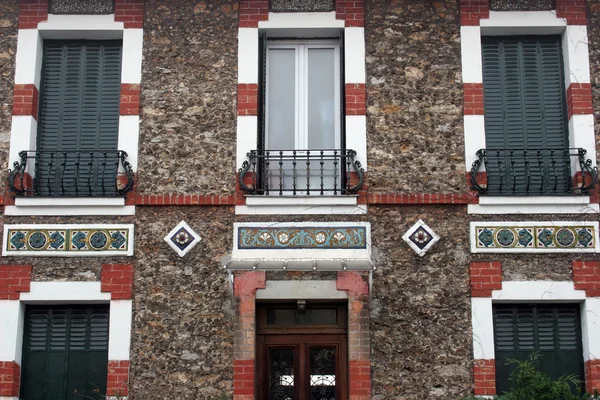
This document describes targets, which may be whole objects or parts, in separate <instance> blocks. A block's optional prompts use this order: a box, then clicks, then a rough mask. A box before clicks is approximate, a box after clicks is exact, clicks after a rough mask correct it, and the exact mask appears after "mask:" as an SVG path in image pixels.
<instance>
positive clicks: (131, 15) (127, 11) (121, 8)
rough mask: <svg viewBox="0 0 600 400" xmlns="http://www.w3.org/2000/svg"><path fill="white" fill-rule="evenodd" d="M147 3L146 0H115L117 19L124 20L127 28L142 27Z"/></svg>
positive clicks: (118, 20) (117, 20)
mask: <svg viewBox="0 0 600 400" xmlns="http://www.w3.org/2000/svg"><path fill="white" fill-rule="evenodd" d="M145 3H146V1H145V0H115V21H116V22H123V26H124V27H125V29H142V28H143V27H144V4H145Z"/></svg>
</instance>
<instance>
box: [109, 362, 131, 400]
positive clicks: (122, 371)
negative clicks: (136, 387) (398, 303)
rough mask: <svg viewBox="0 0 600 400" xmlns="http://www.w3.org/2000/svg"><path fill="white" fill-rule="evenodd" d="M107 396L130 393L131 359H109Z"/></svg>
mask: <svg viewBox="0 0 600 400" xmlns="http://www.w3.org/2000/svg"><path fill="white" fill-rule="evenodd" d="M106 395H107V396H127V395H129V361H126V360H110V361H108V377H107V382H106Z"/></svg>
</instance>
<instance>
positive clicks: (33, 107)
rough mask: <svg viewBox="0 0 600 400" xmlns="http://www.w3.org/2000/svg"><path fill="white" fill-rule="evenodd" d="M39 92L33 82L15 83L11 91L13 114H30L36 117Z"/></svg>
mask: <svg viewBox="0 0 600 400" xmlns="http://www.w3.org/2000/svg"><path fill="white" fill-rule="evenodd" d="M38 100H39V92H38V89H37V88H36V87H35V85H34V84H25V85H22V84H19V85H15V88H14V91H13V106H12V113H13V115H30V116H32V117H33V118H35V119H36V120H37V118H38Z"/></svg>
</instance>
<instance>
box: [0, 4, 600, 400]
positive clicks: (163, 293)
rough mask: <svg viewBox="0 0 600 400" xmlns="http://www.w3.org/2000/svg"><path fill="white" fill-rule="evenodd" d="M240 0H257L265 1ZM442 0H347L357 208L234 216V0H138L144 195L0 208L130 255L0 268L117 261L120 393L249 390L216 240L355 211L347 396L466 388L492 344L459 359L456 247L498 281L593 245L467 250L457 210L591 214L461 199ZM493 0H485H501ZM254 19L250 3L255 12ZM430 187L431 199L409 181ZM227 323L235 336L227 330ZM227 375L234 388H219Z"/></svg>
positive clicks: (598, 27) (246, 398)
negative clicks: (177, 241)
mask: <svg viewBox="0 0 600 400" xmlns="http://www.w3.org/2000/svg"><path fill="white" fill-rule="evenodd" d="M21 1H24V0H21ZM338 1H341V0H338ZM471 1H472V2H476V1H475V0H471ZM66 3H68V2H65V4H66ZM252 3H253V6H256V7H257V8H260V7H262V8H260V9H261V10H262V9H264V8H265V7H264V4H266V3H264V2H261V1H258V0H256V1H254V2H252ZM254 3H257V4H258V3H261V4H258V5H256V4H254ZM314 3H315V4H317V5H319V4H320V5H330V4H331V2H328V1H318V2H314ZM343 3H347V2H343ZM356 3H360V4H362V2H360V1H357V2H356ZM460 3H461V2H459V1H458V0H446V1H421V0H394V1H388V0H367V1H365V10H366V14H365V20H364V29H365V40H366V93H367V102H366V106H367V111H366V114H367V115H366V120H367V148H368V154H367V160H368V161H367V164H368V173H367V187H368V189H367V190H368V194H377V195H382V196H384V195H387V196H388V197H385V198H386V199H388V200H386V201H383V200H381V202H380V203H378V204H369V205H368V211H367V213H366V214H364V215H358V214H357V215H335V214H331V215H279V214H273V215H261V216H257V215H236V210H235V206H234V202H233V201H229V198H230V197H228V196H231V195H233V194H235V193H236V175H235V174H236V172H237V169H238V168H239V167H240V166H239V165H236V161H235V160H236V145H237V143H236V129H237V126H236V118H237V117H238V111H239V109H238V101H239V98H238V89H239V87H238V81H237V79H238V76H237V73H238V71H237V69H238V53H237V48H238V26H239V24H238V19H239V13H241V10H242V8H243V6H244V4H243V2H238V1H235V0H226V1H221V0H206V1H194V2H189V1H186V0H166V1H162V0H146V3H145V17H144V24H143V29H144V42H143V43H144V45H143V70H142V82H141V128H140V137H139V154H138V170H137V171H136V187H135V194H136V195H138V196H141V198H142V199H154V200H148V201H146V200H144V201H138V200H136V196H130V198H128V199H127V201H128V204H129V205H133V204H137V205H136V209H135V215H131V216H113V215H107V216H85V217H83V216H82V217H75V216H65V217H55V216H44V217H33V216H7V215H4V214H2V216H1V217H0V229H1V228H3V227H4V225H5V224H99V223H109V224H134V225H135V244H134V246H135V254H134V256H133V257H105V256H99V257H70V258H67V257H60V258H43V257H31V256H26V257H2V258H1V261H0V267H1V266H3V265H16V264H18V265H23V266H29V265H30V266H31V267H32V268H31V281H32V282H56V281H61V282H100V281H101V279H102V271H103V266H105V265H112V264H116V265H124V264H125V265H129V264H130V265H132V266H133V294H132V296H133V325H132V333H131V350H130V357H131V358H130V360H120V361H119V360H111V363H114V364H111V365H112V367H111V368H117V369H118V374H117V375H119V384H120V385H126V382H127V381H128V382H129V388H128V392H129V399H131V400H138V399H139V400H142V399H143V400H155V399H156V400H160V399H207V400H208V399H230V398H232V397H233V398H234V399H235V400H250V399H254V395H253V394H252V393H253V391H252V387H251V386H252V384H253V382H254V381H253V374H254V373H255V368H254V366H255V364H254V362H253V361H252V360H251V359H248V358H247V357H249V354H250V355H252V356H254V351H255V349H254V347H252V346H251V345H248V343H250V344H252V345H253V344H254V339H255V337H254V336H252V331H253V329H254V327H255V325H254V323H255V321H254V319H253V315H254V311H255V303H254V295H255V293H249V292H245V291H244V290H243V287H242V285H241V284H240V285H239V286H237V287H236V288H230V282H229V275H228V272H227V270H226V269H225V268H224V267H223V260H224V258H225V257H227V256H228V255H230V254H231V252H232V250H233V248H234V243H233V237H234V223H236V222H256V223H265V224H267V223H270V222H290V223H296V224H298V225H301V224H303V223H306V222H315V223H321V224H323V225H324V226H326V225H328V224H329V223H332V222H344V223H357V222H361V223H365V222H368V223H370V226H371V248H370V251H371V261H372V262H373V264H374V265H375V266H376V270H375V271H374V272H373V275H372V288H369V290H371V292H370V293H368V291H367V293H368V294H365V292H364V290H363V291H362V292H359V291H354V292H353V289H354V288H353V287H352V285H350V284H349V288H348V287H345V286H343V287H342V288H341V289H339V290H346V291H347V292H348V299H349V300H348V301H349V304H350V312H349V316H350V318H351V319H352V321H353V322H354V324H355V326H354V327H352V328H349V335H355V336H354V337H353V338H354V339H356V340H358V341H354V342H352V343H351V344H350V346H352V349H354V350H356V351H354V352H353V354H352V355H353V357H354V358H352V359H350V360H349V361H350V364H349V365H350V376H351V377H354V376H360V380H361V384H364V386H363V387H361V388H360V389H361V391H360V395H358V394H356V395H354V396H350V399H351V400H367V399H375V400H387V399H397V398H401V399H406V400H425V399H427V400H434V399H440V400H442V399H443V400H446V399H461V398H463V397H465V396H469V395H471V394H473V391H474V388H475V386H476V385H477V382H479V381H478V378H477V377H476V375H478V374H484V378H485V379H483V381H485V382H487V383H489V384H490V385H491V384H492V382H493V381H494V377H493V376H491V375H492V373H491V372H490V370H493V368H492V366H493V360H477V362H475V369H474V360H473V336H472V331H471V324H472V320H471V298H472V292H471V286H470V279H471V272H470V265H471V263H474V265H485V264H493V265H494V266H495V268H496V272H497V273H498V274H500V275H501V281H504V282H506V281H540V280H544V281H572V280H573V271H572V269H573V265H574V264H573V263H574V262H575V261H576V262H578V263H579V264H575V265H588V264H586V262H587V263H591V264H593V265H597V264H594V262H597V260H598V255H597V254H590V253H587V254H573V253H571V254H564V253H562V254H553V255H551V257H549V256H548V255H547V254H471V250H470V242H469V240H470V239H469V224H470V222H474V221H489V222H502V221H504V222H507V221H514V222H518V221H598V214H597V213H590V214H579V215H572V214H557V215H553V214H550V215H549V214H529V215H527V214H525V215H524V214H517V215H514V214H511V215H469V214H468V213H467V203H469V202H471V203H473V202H477V199H476V197H475V195H474V194H473V193H471V192H470V191H469V187H468V184H467V182H466V179H465V176H466V171H465V154H464V153H465V151H464V148H465V141H464V134H463V133H464V132H463V116H464V114H465V112H464V102H463V82H462V71H461V59H460V57H461V45H460V40H461V37H460ZM494 3H495V4H496V7H499V8H502V9H504V8H503V7H506V4H508V3H507V2H504V1H495V2H494ZM548 3H549V2H548V1H539V0H537V1H521V2H519V7H520V8H527V9H531V8H532V7H533V8H535V7H536V5H538V6H539V7H541V8H542V9H546V8H547V5H548ZM277 4H279V5H281V4H283V5H285V4H291V5H294V4H296V2H294V1H281V2H277ZM336 4H338V3H336ZM283 5H282V6H281V7H284V6H283ZM587 6H588V7H587V8H588V35H589V41H590V66H591V74H592V81H591V85H592V92H593V101H594V111H595V116H596V139H597V140H596V146H597V151H598V153H599V154H600V145H599V144H600V2H599V0H587ZM248 8H249V7H247V8H246V12H247V13H248V12H249V11H248ZM511 9H512V8H511ZM359 11H360V10H359ZM348 12H350V11H348ZM17 14H18V0H7V1H2V2H0V34H1V35H0V76H1V77H2V79H3V82H5V83H6V84H5V85H4V86H3V88H4V89H3V90H2V91H0V105H1V107H2V108H1V110H0V163H4V164H3V165H6V163H7V154H8V149H9V139H10V126H11V115H12V113H11V104H12V87H13V83H14V65H15V52H16V40H17V37H16V35H17V25H18V19H17ZM358 14H360V13H358ZM264 18H266V17H265V15H262V14H261V16H260V18H259V19H263V20H264ZM254 22H256V21H254ZM254 22H252V24H254ZM252 24H250V23H249V24H248V25H252ZM252 26H254V25H252ZM252 85H254V84H252ZM252 90H255V91H256V90H257V89H256V86H253V89H252ZM252 93H254V92H252ZM241 108H243V107H241ZM252 110H254V109H252ZM252 114H256V112H255V111H252V112H250V113H248V115H252ZM597 161H598V160H597ZM431 193H439V194H441V197H440V198H441V199H445V200H439V199H438V198H437V197H431V196H423V195H424V194H431ZM169 194H177V195H179V194H181V195H183V194H186V195H195V196H197V197H198V198H199V199H200V198H202V199H204V200H207V199H214V198H217V197H216V196H220V197H218V199H223V202H222V204H221V205H219V204H218V203H219V201H217V202H216V203H217V204H215V205H204V206H200V205H197V204H196V205H191V204H189V202H187V203H186V201H179V197H177V198H174V197H173V198H170V199H172V202H171V203H170V205H163V204H160V202H159V201H157V200H156V198H154V197H151V196H155V195H169ZM237 194H238V196H239V195H240V193H239V191H238V193H237ZM213 195H215V197H209V196H213ZM412 195H414V197H411V196H412ZM442 195H443V196H442ZM148 196H150V197H148ZM231 197H233V196H231ZM592 197H594V196H592ZM160 198H161V199H164V197H162V196H161V197H160ZM181 198H183V196H182V197H181ZM373 198H374V197H370V199H373ZM382 198H383V197H382ZM390 199H396V200H390ZM398 199H401V200H398ZM426 199H427V200H426ZM432 199H433V200H432ZM435 199H438V200H435ZM455 199H456V200H457V201H456V203H457V204H452V203H453V202H454V200H455ZM593 201H595V202H596V203H597V198H596V199H595V200H593ZM136 202H137V203H136ZM386 202H387V204H385V203H386ZM394 202H395V203H397V204H394ZM432 203H436V204H432ZM442 203H446V204H442ZM6 205H9V204H8V203H6ZM419 220H423V221H424V222H425V223H426V224H427V225H428V226H429V227H430V228H431V229H432V230H433V231H434V232H435V233H436V234H437V235H439V236H440V238H441V239H440V240H439V242H437V243H436V244H435V245H433V247H432V248H431V250H429V251H428V252H427V253H426V254H425V255H424V256H423V257H421V256H419V255H418V254H416V253H415V252H414V251H413V250H412V249H411V248H410V247H409V246H408V245H407V244H406V243H405V242H404V241H403V239H402V236H403V235H404V234H405V232H406V231H407V230H408V229H409V228H410V227H411V226H413V225H414V224H415V223H416V222H417V221H419ZM180 221H185V222H186V223H187V224H188V225H189V227H190V228H191V229H193V230H194V231H195V232H196V233H197V234H198V235H199V236H200V237H201V241H200V243H199V244H198V245H197V246H196V247H194V248H193V249H192V250H191V251H190V252H189V253H188V254H187V255H185V256H184V257H179V255H178V254H177V253H175V252H174V251H173V249H172V248H170V247H169V246H168V245H167V243H165V241H164V240H163V238H164V237H165V235H167V233H169V232H170V231H171V229H172V228H174V227H175V226H176V225H177V224H178V223H179V222H180ZM498 267H501V271H500V270H499V269H498ZM25 268H28V267H25ZM237 274H238V275H236V276H239V275H241V273H240V272H237ZM253 274H254V275H253V278H252V279H254V280H255V281H256V282H254V283H255V285H254V286H256V287H254V286H253V287H252V288H251V289H252V290H256V288H257V287H259V286H260V287H262V286H261V285H263V284H266V283H267V282H273V281H309V280H319V281H336V283H337V282H340V281H342V282H344V283H348V281H350V283H351V284H356V285H357V286H360V287H361V288H362V289H365V288H366V287H367V286H368V280H369V278H368V274H367V273H366V272H362V273H360V274H356V275H350V274H352V273H351V272H350V273H349V272H343V271H338V272H335V271H309V272H306V271H283V270H277V271H273V270H270V271H266V272H265V273H262V272H260V271H259V272H254V273H253ZM246 277H247V276H246ZM1 278H2V276H1V275H0V279H1ZM353 279H354V281H352V280H353ZM240 280H241V279H240ZM263 280H264V282H263ZM594 282H596V281H594ZM1 283H2V282H1V281H0V286H1ZM495 283H496V287H495V288H501V287H502V283H501V282H495ZM596 284H597V283H596ZM230 290H231V291H230ZM11 295H12V296H17V298H18V294H15V293H11ZM489 295H491V294H489V293H487V292H486V296H488V297H489ZM483 297H485V296H483ZM11 299H12V298H11ZM365 321H367V322H365ZM361 324H362V325H363V326H360V325H361ZM357 325H358V326H357ZM248 332H250V333H248ZM242 333H243V334H244V335H246V334H247V335H250V336H243V340H242V339H240V336H239V335H241V334H242ZM361 335H362V336H361ZM365 343H366V344H365ZM365 346H366V349H365ZM352 349H351V350H352ZM4 361H5V360H1V359H0V366H1V363H2V362H4ZM6 361H7V362H10V361H11V360H6ZM593 364H594V368H596V366H595V363H593ZM115 365H116V367H115ZM369 365H370V370H369ZM353 366H354V367H355V368H352V367H353ZM17 367H18V366H17ZM361 368H362V369H367V372H365V371H363V370H362V369H361ZM590 368H591V367H590ZM596 369H597V368H596ZM13 370H14V368H12V369H11V371H13ZM127 371H129V375H128V376H127ZM353 371H354V372H353ZM356 371H358V372H356ZM369 371H370V372H369ZM482 371H483V372H482ZM474 373H475V374H474ZM12 374H13V375H14V372H13V373H12ZM353 374H356V375H353ZM236 375H237V378H236ZM240 375H241V376H242V377H240ZM1 378H2V376H1V374H0V381H1V380H2V379H1ZM11 379H12V378H11ZM12 382H13V381H12V380H11V384H12ZM240 382H241V384H242V386H243V385H250V389H248V387H246V386H244V387H243V388H242V389H244V390H242V391H238V392H235V389H239V385H240ZM594 382H595V381H594ZM479 383H481V382H479ZM236 384H237V385H238V386H236ZM494 384H495V383H494ZM590 385H592V384H590ZM593 385H596V386H597V384H596V383H593ZM589 387H592V386H589ZM365 388H366V389H365ZM369 391H370V392H369ZM494 392H495V389H494ZM234 393H236V394H235V395H234ZM357 393H358V392H357ZM486 394H487V392H486ZM490 394H493V393H490Z"/></svg>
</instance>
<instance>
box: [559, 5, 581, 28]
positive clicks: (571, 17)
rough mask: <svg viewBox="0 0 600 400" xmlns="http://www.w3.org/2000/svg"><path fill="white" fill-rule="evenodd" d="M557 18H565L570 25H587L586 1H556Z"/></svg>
mask: <svg viewBox="0 0 600 400" xmlns="http://www.w3.org/2000/svg"><path fill="white" fill-rule="evenodd" d="M556 16H557V17H558V18H565V19H566V20H567V24H568V25H587V8H586V4H585V0H556Z"/></svg>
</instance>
